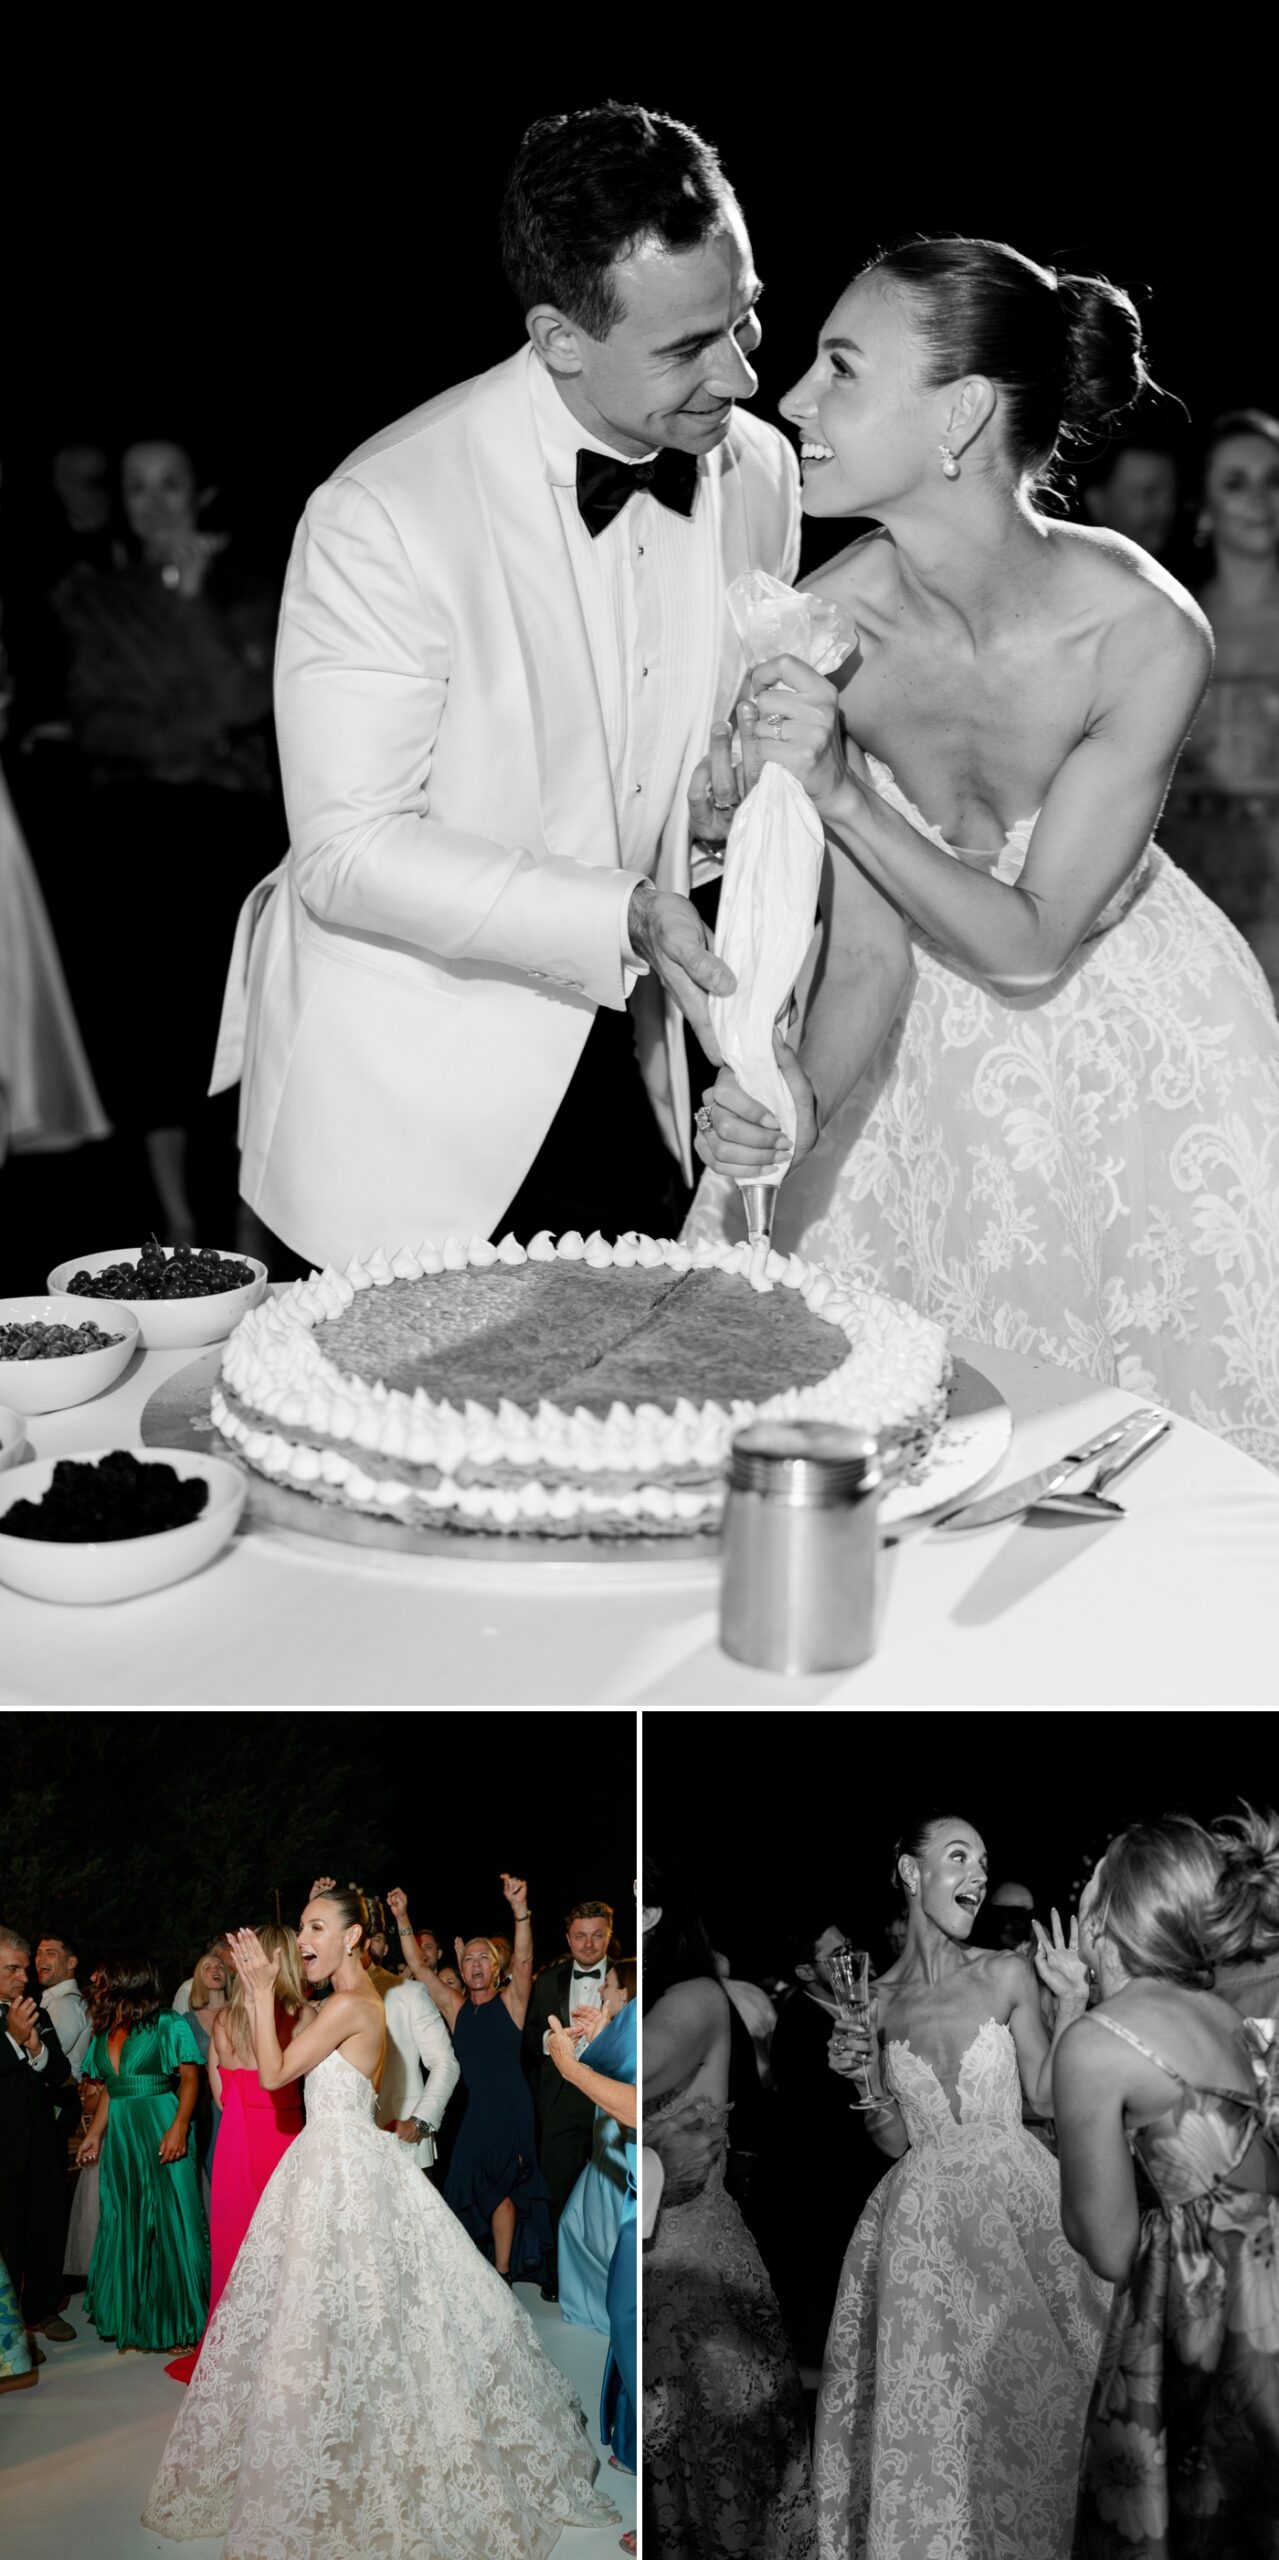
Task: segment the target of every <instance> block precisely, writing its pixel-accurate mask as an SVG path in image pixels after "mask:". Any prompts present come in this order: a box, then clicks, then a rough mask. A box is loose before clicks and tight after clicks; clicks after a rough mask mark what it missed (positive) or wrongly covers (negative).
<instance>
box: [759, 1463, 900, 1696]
mask: <svg viewBox="0 0 1279 2560" xmlns="http://www.w3.org/2000/svg"><path fill="white" fill-rule="evenodd" d="M880 1482H881V1469H880V1464H879V1449H878V1445H877V1443H876V1442H875V1440H874V1439H872V1437H871V1435H870V1433H869V1432H866V1431H849V1430H844V1429H842V1428H840V1427H839V1426H838V1425H836V1424H834V1423H828V1422H753V1423H752V1424H751V1425H750V1427H749V1429H747V1430H745V1431H739V1432H738V1434H737V1437H736V1439H735V1440H734V1442H733V1446H732V1450H731V1453H730V1456H729V1464H728V1499H727V1502H726V1504H725V1508H724V1542H723V1556H724V1562H723V1579H722V1582H721V1585H720V1634H719V1640H720V1643H721V1644H722V1646H723V1648H724V1651H725V1653H728V1654H731V1655H732V1657H733V1660H734V1661H735V1662H752V1663H755V1664H757V1665H758V1666H759V1667H760V1668H761V1669H762V1670H765V1671H847V1670H850V1669H851V1668H852V1666H853V1665H854V1664H855V1663H858V1662H865V1661H866V1659H867V1657H868V1656H869V1655H870V1654H871V1653H872V1652H873V1651H874V1646H875V1600H876V1569H877V1561H878V1554H879V1523H878V1514H879V1488H880Z"/></svg>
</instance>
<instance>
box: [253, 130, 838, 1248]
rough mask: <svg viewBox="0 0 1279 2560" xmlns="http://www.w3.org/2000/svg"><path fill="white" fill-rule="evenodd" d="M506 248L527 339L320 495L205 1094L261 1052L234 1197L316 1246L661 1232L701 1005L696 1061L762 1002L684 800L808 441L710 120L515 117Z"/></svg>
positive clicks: (282, 664)
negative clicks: (794, 436) (718, 1024)
mask: <svg viewBox="0 0 1279 2560" xmlns="http://www.w3.org/2000/svg"><path fill="white" fill-rule="evenodd" d="M504 252H505V262H506V267H507V272H508V275H509V276H510V279H511V281H512V283H513V284H514V286H515V288H516V290H517V292H518V294H519V298H520V301H521V304H522V307H523V308H524V311H525V314H526V326H527V331H528V339H529V343H528V344H527V345H526V346H524V347H523V348H522V349H521V351H520V352H519V354H517V355H515V356H512V357H510V358H508V359H507V361H506V362H504V363H502V364H499V365H497V366H495V367H494V369H493V370H492V371H491V372H489V373H485V374H481V375H480V376H478V377H477V378H476V379H475V380H473V381H470V382H465V383H462V384H460V385H458V386H457V387H456V388H455V389H453V390H449V391H446V392H444V393H442V394H441V395H440V396H439V397H438V398H437V399H434V400H431V401H429V402H428V403H427V405H426V406H425V407H424V408H422V409H418V410H416V411H415V412H414V413H413V414H412V415H411V416H409V417H407V418H404V419H401V420H400V421H399V422H398V423H397V424H396V425H394V426H392V427H389V428H387V429H386V430H384V432H383V433H382V434H380V435H377V436H375V437H373V438H372V439H371V440H370V442H369V443H367V444H365V445H363V446H362V447H361V448H360V450H359V451H358V452H357V453H355V454H354V455H352V456H351V458H350V459H349V460H348V461H347V462H345V463H344V464H343V465H342V466H341V468H340V469H339V470H338V471H337V472H336V473H335V474H334V476H333V478H332V479H331V480H329V481H328V482H327V483H326V484H325V485H324V486H323V487H322V488H320V489H319V490H317V491H316V493H315V495H314V496H313V497H312V499H311V501H310V504H309V505H308V507H307V510H306V515H305V518H304V520H303V523H302V525H301V527H300V529H299V532H298V536H297V541H296V544H295V547H294V552H293V558H292V563H291V566H290V570H289V575H288V581H287V585H286V590H285V596H284V603H283V610H282V617H281V624H280V636H279V649H278V660H277V720H278V730H279V743H280V757H281V765H282V770H283V777H284V788H285V797H286V802H287V807H288V814H289V825H290V836H291V848H290V853H289V856H288V860H287V862H286V863H285V864H283V865H282V866H281V868H280V870H279V871H278V872H277V873H276V874H274V875H273V879H272V882H271V884H264V887H266V888H267V889H268V892H269V894H267V895H266V896H265V898H264V893H263V891H261V890H260V891H259V892H257V893H255V897H254V899H252V900H251V901H250V902H249V904H248V906H247V907H246V909H245V912H244V915H243V916H242V919H241V930H240V933H239V935H238V936H237V944H236V952H235V955H234V958H233V964H232V974H231V980H230V984H229V986H228V996H227V1004H226V1008H225V1011H224V1017H223V1032H222V1038H221V1041H220V1044H219V1059H218V1065H217V1068H216V1069H215V1075H214V1090H218V1089H220V1088H221V1086H223V1085H225V1084H227V1083H229V1082H231V1081H233V1080H234V1076H235V1074H236V1073H237V1072H240V1071H241V1065H242V1094H241V1145H242V1167H241V1188H242V1190H243V1192H244V1196H245V1198H246V1199H247V1200H248V1202H249V1203H250V1204H251V1206H252V1207H253V1208H254V1209H255V1210H256V1211H257V1213H258V1214H259V1216H260V1217H261V1218H262V1219H263V1220H264V1221H265V1223H266V1225H267V1226H268V1228H270V1229H272V1230H273V1231H274V1232H275V1234H276V1235H278V1236H279V1237H281V1238H282V1239H283V1240H284V1242H285V1243H286V1244H288V1245H289V1246H290V1247H291V1248H293V1250H294V1251H296V1252H297V1253H299V1254H301V1255H304V1256H309V1257H310V1258H312V1259H313V1260H315V1261H317V1262H325V1261H328V1262H332V1263H335V1264H338V1265H341V1264H343V1263H345V1262H346V1261H347V1260H348V1259H349V1258H350V1256H351V1255H352V1254H358V1255H360V1256H367V1255H368V1254H369V1253H370V1252H371V1251H372V1250H373V1248H374V1247H375V1246H376V1245H379V1244H383V1245H385V1246H387V1247H389V1248H391V1249H394V1248H395V1247H397V1246H399V1245H403V1244H406V1243H414V1242H417V1241H418V1240H419V1239H421V1238H422V1237H424V1236H431V1237H435V1238H436V1239H442V1238H443V1237H444V1236H445V1235H446V1234H447V1233H449V1232H450V1231H453V1232H456V1233H459V1234H461V1235H464V1236H470V1235H488V1234H489V1233H491V1232H492V1233H500V1232H502V1231H503V1230H504V1228H505V1226H506V1225H507V1224H514V1226H515V1228H516V1231H517V1232H519V1233H521V1234H525V1235H527V1233H528V1232H531V1230H532V1227H533V1226H534V1225H540V1224H547V1225H553V1226H559V1227H564V1226H568V1225H581V1226H582V1227H583V1228H587V1229H589V1228H590V1227H593V1226H600V1227H606V1228H612V1229H614V1230H615V1229H616V1228H617V1227H618V1226H622V1227H626V1226H639V1227H642V1226H644V1225H646V1224H649V1223H651V1222H654V1221H656V1220H657V1219H658V1218H661V1219H662V1220H663V1222H664V1223H669V1219H670V1217H671V1216H672V1215H673V1214H675V1210H673V1209H672V1208H671V1206H670V1205H669V1204H670V1201H671V1200H672V1199H674V1200H675V1202H676V1206H678V1205H679V1203H680V1202H682V1200H683V1199H684V1198H686V1196H687V1194H686V1192H685V1191H684V1190H683V1189H682V1184H686V1183H687V1182H688V1181H691V1178H692V1157H691V1148H690V1126H689V1122H690V1094H689V1077H688V1068H687V1063H686V1054H685V1048H684V1032H683V1017H687V1018H688V1020H689V1021H690V1023H691V1024H692V1026H693V1028H694V1030H695V1031H698V1032H700V1033H701V1034H702V1035H703V1044H704V1045H706V1044H707V1042H708V1039H709V1034H708V1032H707V1016H706V997H707V994H708V993H709V992H713V991H716V990H719V991H723V990H725V989H726V988H727V987H729V986H731V984H732V980H731V976H728V975H727V974H726V973H725V972H724V970H723V964H721V963H719V962H717V961H716V960H715V959H714V957H713V955H712V953H711V950H710V948H709V935H708V932H707V929H706V927H705V925H704V924H703V922H702V919H701V918H700V916H699V915H698V912H697V910H696V908H695V907H694V906H693V905H692V903H691V901H690V899H689V895H688V892H689V889H690V886H691V884H692V881H693V878H694V867H695V866H697V867H698V876H700V877H706V878H708V877H710V876H712V873H713V869H714V860H713V853H711V852H710V851H709V850H707V849H706V847H705V846H704V845H703V844H700V843H699V844H698V845H694V844H693V843H692V842H691V838H690V823H689V813H688V806H687V792H688V786H689V781H690V778H691V775H692V770H693V768H694V766H695V765H696V764H697V763H698V761H699V759H701V758H702V757H703V755H704V754H705V751H706V743H707V739H708V736H709V733H710V731H711V728H712V725H713V723H715V722H716V721H719V720H722V719H723V718H725V716H726V715H727V714H728V712H729V711H730V709H731V706H732V703H733V701H734V699H735V696H736V694H737V691H738V689H739V687H740V683H741V678H742V675H743V671H744V669H743V659H742V654H741V649H740V645H739V643H738V641H737V639H736V636H735V633H734V630H733V626H732V623H731V619H730V617H729V615H728V612H727V609H726V606H725V602H724V595H725V590H726V588H727V587H728V585H729V583H730V581H731V580H732V579H733V578H735V577H737V576H738V575H739V574H740V573H741V572H742V571H744V570H747V569H750V568H753V567H760V568H764V569H767V570H770V571H772V572H773V573H774V574H775V575H779V576H781V577H783V578H787V579H790V578H792V577H793V576H794V574H795V570H796V566H797V561H798V548H799V495H798V473H797V468H796V463H795V458H794V455H793V453H792V450H791V448H790V446H789V444H788V443H787V442H785V441H784V440H783V438H782V437H781V436H780V435H779V434H778V433H777V432H776V431H775V430H774V429H772V428H771V427H768V426H766V425H764V424H762V423H761V422H759V421H757V420H754V419H752V418H749V417H747V416H743V415H742V414H741V413H740V411H739V410H738V408H737V406H736V403H737V401H738V400H739V399H742V398H749V397H750V396H751V395H752V393H753V392H754V390H755V388H756V377H755V375H754V373H753V372H752V370H751V366H750V362H749V357H750V355H751V353H752V351H753V349H754V347H755V346H756V345H757V343H758V339H759V323H758V320H757V318H756V316H755V301H756V299H757V296H758V291H759V287H758V282H757V279H756V277H755V273H754V268H753V264H752V260H751V252H750V243H749V240H748V238H747V235H746V231H745V226H744V224H743V221H742V216H741V213H740V210H739V208H738V206H737V203H736V200H735V198H734V197H733V195H732V193H731V191H730V190H729V188H728V186H727V183H726V181H725V180H724V178H723V175H722V173H721V171H720V169H719V165H718V162H717V160H716V159H715V156H714V154H713V152H711V151H710V150H709V149H708V147H707V146H706V145H705V144H704V143H703V142H701V140H700V139H699V137H698V136H696V135H695V134H693V133H691V132H690V131H689V130H688V129H687V128H686V127H684V126H682V125H679V124H677V123H675V122H674V121H673V120H672V119H670V118H668V117H664V116H657V115H650V114H648V113H647V111H645V110H644V109H642V108H638V107H614V106H609V107H603V108H597V109H590V110H587V111H585V112H584V113H581V114H576V115H572V116H563V117H553V118H547V119H544V120H543V121H542V122H541V123H540V124H538V125H535V126H534V127H532V128H531V130H530V132H529V133H528V134H527V135H526V136H525V140H524V143H523V145H522V146H521V152H520V155H519V158H518V159H517V162H516V165H515V168H514V170H513V172H512V176H511V181H510V184H509V186H508V191H507V198H506V204H505V209H504ZM619 466H620V471H619ZM628 467H629V476H628ZM716 829H718V834H719V839H720V841H721V842H722V836H723V833H724V827H723V825H722V824H720V822H719V821H718V820H717V819H715V818H714V817H713V816H712V817H710V820H709V824H703V825H702V826H701V827H700V828H699V835H700V836H701V837H703V838H711V837H713V835H714V833H715V831H716ZM632 990H634V996H633V1002H632V1005H631V1009H630V1012H629V1013H628V1012H627V1011H626V1010H625V1008H626V1006H627V998H628V995H630V994H631V992H632ZM637 1053H638V1063H637V1062H636V1061H637ZM641 1077H642V1082H641ZM672 1178H673V1184H674V1189H673V1191H672Z"/></svg>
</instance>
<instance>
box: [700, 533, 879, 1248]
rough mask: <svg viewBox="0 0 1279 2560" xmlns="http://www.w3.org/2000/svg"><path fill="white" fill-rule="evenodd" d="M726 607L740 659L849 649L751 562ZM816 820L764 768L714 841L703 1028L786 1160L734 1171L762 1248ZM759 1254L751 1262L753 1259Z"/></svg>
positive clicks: (842, 620)
mask: <svg viewBox="0 0 1279 2560" xmlns="http://www.w3.org/2000/svg"><path fill="white" fill-rule="evenodd" d="M727 602H728V609H729V612H730V613H731V615H732V617H733V621H734V623H735V624H736V626H737V630H738V633H739V635H740V637H741V641H742V645H743V648H744V649H745V651H746V662H747V665H748V666H752V667H754V666H759V665H760V664H761V662H762V661H763V660H764V659H766V658H777V657H781V656H783V655H786V656H789V657H793V658H803V659H804V660H805V661H806V663H807V664H808V665H809V666H810V667H812V668H813V669H814V671H815V673H816V674H818V675H822V676H826V675H832V674H833V673H834V671H835V669H836V667H841V666H842V665H843V663H844V661H845V659H846V658H847V657H849V656H850V655H851V653H852V651H853V650H854V649H855V648H856V646H857V625H856V623H855V622H854V620H853V617H852V615H851V614H850V613H849V611H848V609H847V607H846V606H844V605H838V604H830V603H827V602H825V601H824V600H823V598H822V597H821V596H813V595H801V594H800V593H799V592H798V590H797V589H796V588H794V587H787V586H784V585H783V584H782V581H781V580H780V579H779V578H770V577H769V575H768V573H767V571H766V570H763V569H752V570H751V571H749V573H748V574H747V575H746V576H745V577H742V578H735V579H734V581H733V584H732V586H731V587H730V588H729V589H728V595H727ZM824 841H825V839H824V836H823V832H822V822H821V819H820V818H819V817H818V815H817V811H816V810H815V809H814V807H813V804H812V801H811V800H810V799H809V797H808V794H807V792H806V791H805V790H804V788H803V786H802V784H800V783H798V782H797V781H796V780H795V776H794V774H793V773H788V772H787V770H786V767H785V766H784V765H780V764H766V765H765V766H764V768H763V771H762V772H761V774H760V777H759V780H758V782H757V783H756V784H755V785H754V788H753V789H752V790H751V791H750V792H749V793H748V794H747V797H746V799H745V800H744V801H743V802H742V804H741V807H740V808H739V809H738V811H737V814H736V816H735V817H734V819H733V823H732V826H731V828H730V829H729V835H728V842H727V844H726V846H725V848H724V886H723V888H722V890H721V892H720V902H719V921H718V924H717V926H716V931H715V950H716V953H717V955H718V957H719V958H720V959H721V960H726V961H727V963H728V966H729V968H730V969H731V970H732V971H733V974H734V976H735V977H736V980H737V985H736V987H735V989H734V991H733V993H732V995H730V996H712V997H711V998H710V1002H709V1010H710V1019H711V1028H712V1030H713V1031H714V1034H715V1038H716V1040H717V1041H718V1043H719V1047H720V1050H721V1053H722V1055H723V1057H724V1060H725V1063H726V1064H727V1065H728V1066H729V1067H730V1068H731V1069H732V1072H733V1074H734V1075H735V1077H736V1078H737V1081H738V1083H739V1084H740V1086H741V1088H742V1091H743V1092H744V1093H748V1094H750V1096H751V1097H752V1100H754V1101H755V1102H762V1103H763V1105H764V1107H765V1109H766V1110H767V1111H769V1112H771V1114H772V1116H773V1118H774V1119H775V1120H776V1121H777V1123H778V1125H779V1127H780V1129H781V1133H782V1142H783V1144H786V1143H787V1142H789V1151H790V1153H788V1155H787V1161H786V1163H785V1164H782V1165H780V1166H779V1167H778V1168H777V1169H776V1170H775V1171H772V1170H770V1171H769V1172H768V1173H767V1174H765V1175H762V1176H759V1177H756V1176H754V1175H752V1176H749V1177H746V1178H743V1177H742V1176H740V1175H739V1176H738V1177H737V1187H738V1190H739V1191H740V1192H741V1195H742V1206H743V1208H744V1210H745V1212H746V1232H747V1236H748V1237H749V1240H750V1242H751V1244H752V1245H755V1246H758V1245H761V1244H762V1245H764V1246H765V1247H767V1245H768V1243H769V1240H770V1238H771V1236H772V1232H773V1213H774V1211H775V1209H776V1206H777V1193H778V1189H779V1186H780V1184H781V1182H782V1180H783V1178H784V1176H785V1174H786V1171H787V1168H788V1165H789V1161H790V1154H791V1153H793V1152H794V1146H795V1130H796V1115H795V1102H794V1097H793V1095H792V1093H791V1090H790V1087H789V1085H788V1084H787V1082H786V1079H785V1077H784V1076H783V1074H782V1071H781V1068H780V1067H779V1066H778V1063H777V1059H776V1055H775V1053H774V1049H773V1032H774V1028H775V1026H776V1025H778V1024H779V1023H780V1024H783V1025H784V1023H785V1020H786V1016H787V1014H788V1012H789V1009H790V1001H791V997H792V995H793V994H794V991H795V981H796V979H797V978H798V976H799V973H800V970H801V968H802V967H803V964H804V955H805V953H806V952H807V950H808V946H809V944H810V942H811V941H812V938H813V926H814V921H815V918H816V914H817V892H818V887H819V884H820V880H821V869H822V850H823V845H824ZM761 1259H762V1257H761Z"/></svg>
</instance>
